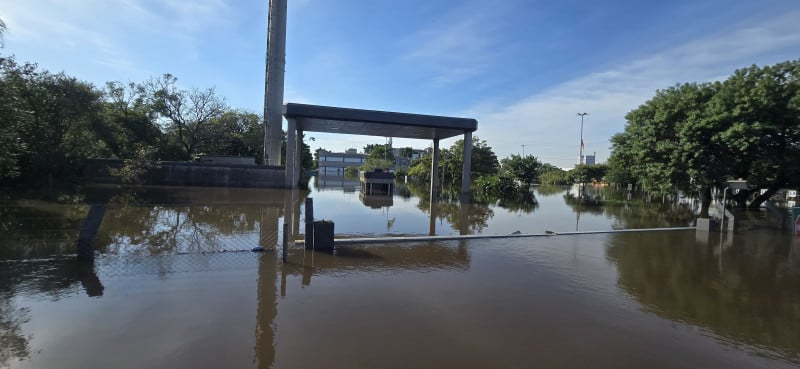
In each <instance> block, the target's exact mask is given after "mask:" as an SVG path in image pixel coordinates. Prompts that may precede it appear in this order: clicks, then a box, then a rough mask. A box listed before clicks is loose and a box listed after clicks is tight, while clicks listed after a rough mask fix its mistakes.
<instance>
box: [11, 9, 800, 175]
mask: <svg viewBox="0 0 800 369" xmlns="http://www.w3.org/2000/svg"><path fill="white" fill-rule="evenodd" d="M267 4H268V1H267V0H264V1H250V0H239V1H230V0H194V1H189V0H37V1H31V0H2V2H1V3H0V18H2V19H4V20H5V22H6V24H7V26H8V31H7V33H6V35H5V37H4V40H5V44H6V46H5V48H4V49H2V50H1V51H0V52H2V53H3V54H15V55H16V56H17V58H18V59H20V60H26V61H35V62H38V63H39V64H40V65H41V66H42V67H44V68H47V69H49V70H51V71H61V70H63V71H65V72H66V73H68V74H70V75H74V76H76V77H78V78H80V79H83V80H86V81H90V82H93V83H95V84H97V85H98V86H101V85H102V84H103V83H104V82H105V81H111V80H117V81H135V82H139V81H144V80H146V79H147V78H149V77H150V76H157V75H160V74H162V73H167V72H168V73H172V74H174V75H176V76H177V77H178V78H179V83H180V84H181V85H182V87H185V88H189V87H200V88H205V87H211V86H215V87H216V89H217V93H218V94H219V95H221V96H224V97H225V98H226V99H227V102H228V104H229V105H230V106H232V107H236V108H241V109H245V110H249V111H253V112H261V111H262V110H263V93H264V60H265V45H266V41H265V40H266V19H267ZM288 14H289V15H288V27H287V56H286V84H285V90H286V94H285V101H287V102H302V103H312V104H320V105H333V106H345V107H353V108H365V109H379V110H391V111H403V112H413V113H422V114H435V115H453V116H463V117H473V118H476V119H478V121H479V123H478V132H477V133H476V135H477V136H478V137H480V138H481V139H485V140H487V141H488V143H489V145H490V146H492V147H493V149H494V150H495V152H496V153H497V154H498V156H500V157H504V156H507V155H510V154H519V153H520V152H521V150H522V147H521V145H526V146H525V152H526V153H527V154H533V155H536V156H537V157H539V158H541V159H542V160H543V161H545V162H550V163H553V164H555V165H557V166H561V167H570V166H572V165H573V164H574V163H575V162H576V160H577V155H578V145H579V138H578V134H579V129H580V118H579V117H578V116H577V115H576V113H578V112H588V113H589V115H588V116H587V117H586V121H585V122H586V124H585V127H584V141H585V144H586V151H587V152H589V153H591V152H597V155H598V159H599V161H605V160H606V159H607V158H608V155H609V141H608V140H609V138H610V137H611V136H612V135H613V134H614V133H616V132H620V131H622V130H623V129H624V126H625V119H624V116H625V114H626V113H627V112H628V111H630V110H632V109H635V108H636V107H637V106H639V105H640V104H642V103H643V102H645V101H646V100H647V99H649V98H650V97H651V96H653V94H654V92H655V90H656V89H659V88H666V87H669V86H671V85H674V84H675V83H679V82H695V81H697V82H699V81H712V80H718V79H723V78H725V77H727V76H728V75H730V74H731V73H732V72H733V71H734V70H735V69H736V68H740V67H745V66H748V65H750V64H759V65H766V64H773V63H776V62H780V61H784V60H789V59H797V58H800V26H798V23H800V2H798V1H794V0H781V1H776V0H761V1H751V0H743V1H729V0H728V1H706V0H695V1H681V0H675V1H658V2H656V1H607V2H597V1H588V0H562V1H530V0H528V1H522V0H519V1H517V0H505V1H435V0H427V1H421V0H420V1H418V0H407V1H384V0H373V1H363V0H362V1H354V0H289V4H288ZM309 135H310V136H314V137H315V141H314V142H312V143H311V145H312V147H314V148H316V147H320V146H321V147H324V148H327V149H333V150H343V149H345V148H348V147H357V148H359V149H360V148H362V147H363V146H364V145H366V144H368V143H383V142H384V139H383V138H381V137H365V136H335V135H328V134H318V133H317V134H315V133H310V134H309ZM453 141H454V139H451V140H448V141H445V142H443V143H442V145H443V147H447V146H449V145H451V144H452V142H453ZM394 143H395V146H414V147H418V148H423V147H426V146H428V145H429V143H428V142H425V141H413V140H399V139H398V140H395V141H394Z"/></svg>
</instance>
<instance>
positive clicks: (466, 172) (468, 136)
mask: <svg viewBox="0 0 800 369" xmlns="http://www.w3.org/2000/svg"><path fill="white" fill-rule="evenodd" d="M471 174H472V132H464V169H463V172H462V173H461V195H462V196H461V199H462V200H466V201H469V184H470V180H471Z"/></svg>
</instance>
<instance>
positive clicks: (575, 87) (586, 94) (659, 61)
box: [465, 12, 800, 167]
mask: <svg viewBox="0 0 800 369" xmlns="http://www.w3.org/2000/svg"><path fill="white" fill-rule="evenodd" d="M797 19H800V13H798V12H795V13H789V14H785V15H782V16H777V17H774V18H773V19H762V20H761V22H759V23H758V24H759V25H757V26H747V25H740V26H739V27H733V28H732V29H729V30H721V31H720V33H718V34H713V35H704V36H702V37H699V38H698V39H697V40H695V41H692V42H688V43H685V44H682V45H676V46H674V47H672V48H669V49H667V50H664V51H663V52H660V53H656V54H652V55H643V56H641V57H640V58H638V59H634V60H632V61H629V62H625V63H620V64H619V66H617V67H615V68H611V69H608V70H600V71H597V72H595V73H591V74H589V75H586V76H583V77H579V78H576V79H572V80H569V81H566V82H563V83H561V84H558V85H556V86H554V87H552V88H549V89H547V90H545V91H541V92H538V93H536V94H533V95H531V96H528V97H525V98H522V99H519V100H517V101H511V102H504V103H502V104H501V103H498V102H496V101H494V102H482V103H479V104H476V105H475V106H474V107H472V108H471V109H469V110H468V111H467V112H465V115H468V116H476V117H478V119H479V121H480V124H479V131H478V134H479V135H480V136H481V137H482V138H484V139H488V141H489V142H490V144H491V145H492V146H493V147H495V149H496V151H497V152H498V154H500V155H501V156H505V155H509V154H512V153H517V152H519V151H520V148H521V147H520V145H523V144H524V145H526V152H532V153H534V155H537V156H541V157H542V158H543V159H544V160H545V161H548V162H551V163H554V164H556V165H559V166H564V167H568V166H571V165H572V164H574V163H575V162H576V161H577V157H578V145H579V138H578V135H579V132H578V131H579V129H580V118H579V117H577V116H576V113H578V112H589V114H590V115H589V116H587V117H586V125H585V129H584V141H585V142H586V151H587V152H589V153H591V152H594V151H596V152H597V153H598V157H599V159H601V160H605V159H606V158H607V157H608V155H609V146H610V144H609V142H608V139H609V138H610V137H611V135H613V134H614V133H616V132H621V131H622V130H623V129H624V124H625V120H624V116H625V114H627V112H629V111H630V110H632V109H635V108H636V107H638V106H639V105H641V104H642V103H644V102H645V101H646V100H648V99H649V98H650V97H652V96H653V94H654V93H655V91H656V90H657V89H661V88H666V87H670V86H672V85H674V84H676V83H682V82H695V81H697V82H700V81H713V80H719V79H723V78H726V77H727V76H728V75H730V74H731V73H732V72H733V71H734V70H735V69H737V68H741V67H745V66H748V65H750V64H753V63H756V64H772V63H776V62H779V61H783V60H787V59H791V58H797V56H798V55H797V52H796V51H797V50H800V28H798V27H797Z"/></svg>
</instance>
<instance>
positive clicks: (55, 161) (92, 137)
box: [0, 58, 106, 185]
mask: <svg viewBox="0 0 800 369" xmlns="http://www.w3.org/2000/svg"><path fill="white" fill-rule="evenodd" d="M0 67H1V68H2V71H3V74H2V77H0V85H2V86H0V87H2V91H3V92H2V94H0V131H2V132H0V143H2V150H0V151H2V153H0V168H2V170H3V171H2V173H0V178H16V180H17V181H18V182H19V183H26V184H43V183H45V182H46V183H47V184H50V185H52V184H53V183H54V179H55V178H58V177H72V176H75V175H77V174H78V173H77V169H78V167H79V165H80V162H81V159H82V158H84V157H87V156H90V155H97V154H102V153H104V152H105V151H106V149H105V144H104V142H102V141H101V140H99V139H98V137H97V135H96V132H95V129H94V128H95V127H96V122H97V120H98V119H99V111H100V109H101V107H102V100H101V96H102V93H101V92H100V91H98V90H97V89H95V88H94V86H93V85H91V84H89V83H86V82H81V81H78V80H77V79H75V78H73V77H69V76H67V75H65V74H63V73H59V74H51V73H50V72H48V71H46V70H39V69H38V67H37V66H36V65H35V64H29V63H25V64H23V65H18V64H17V63H16V62H15V61H14V59H13V58H0Z"/></svg>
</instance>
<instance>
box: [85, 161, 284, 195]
mask: <svg viewBox="0 0 800 369" xmlns="http://www.w3.org/2000/svg"><path fill="white" fill-rule="evenodd" d="M122 165H123V161H122V160H118V159H86V160H85V161H84V171H83V173H84V177H85V179H86V181H87V182H90V183H119V179H118V178H116V177H114V176H112V175H111V174H110V173H109V169H111V168H119V167H121V166H122ZM285 176H286V174H285V171H284V168H283V167H279V166H253V165H223V164H210V163H198V162H161V166H160V167H159V168H154V169H151V170H150V171H149V172H148V173H147V174H145V175H144V176H143V178H142V182H143V183H142V184H145V185H163V186H204V187H257V188H283V187H284V185H285V182H286V180H285Z"/></svg>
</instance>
